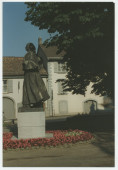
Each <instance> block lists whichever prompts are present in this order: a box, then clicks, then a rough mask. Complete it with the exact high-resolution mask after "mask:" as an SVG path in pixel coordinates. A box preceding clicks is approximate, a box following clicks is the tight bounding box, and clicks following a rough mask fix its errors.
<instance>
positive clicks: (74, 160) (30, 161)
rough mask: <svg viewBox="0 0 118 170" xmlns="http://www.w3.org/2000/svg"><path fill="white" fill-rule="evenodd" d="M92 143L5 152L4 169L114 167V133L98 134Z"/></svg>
mask: <svg viewBox="0 0 118 170" xmlns="http://www.w3.org/2000/svg"><path fill="white" fill-rule="evenodd" d="M95 135H96V140H95V141H93V142H92V143H76V144H74V145H69V146H67V145H66V146H58V147H56V148H39V149H32V150H22V151H18V150H17V151H5V152H4V154H3V158H4V161H3V166H4V167H113V166H114V135H113V132H97V133H96V134H95Z"/></svg>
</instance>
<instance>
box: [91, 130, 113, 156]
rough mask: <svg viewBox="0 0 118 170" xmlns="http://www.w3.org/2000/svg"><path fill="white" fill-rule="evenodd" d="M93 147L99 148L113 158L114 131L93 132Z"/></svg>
mask: <svg viewBox="0 0 118 170" xmlns="http://www.w3.org/2000/svg"><path fill="white" fill-rule="evenodd" d="M94 136H95V141H94V142H92V144H93V145H95V146H97V147H99V148H100V149H101V150H102V151H103V152H106V153H107V154H109V155H112V156H114V131H113V130H112V131H108V132H95V133H94Z"/></svg>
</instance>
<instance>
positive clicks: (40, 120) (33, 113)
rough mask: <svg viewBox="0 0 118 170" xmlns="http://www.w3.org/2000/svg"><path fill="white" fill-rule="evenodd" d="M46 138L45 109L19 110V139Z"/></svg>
mask: <svg viewBox="0 0 118 170" xmlns="http://www.w3.org/2000/svg"><path fill="white" fill-rule="evenodd" d="M45 136H46V135H45V112H44V111H43V109H42V108H29V109H22V108H21V109H19V113H18V139H28V138H39V137H41V138H43V137H45Z"/></svg>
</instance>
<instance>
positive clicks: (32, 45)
mask: <svg viewBox="0 0 118 170" xmlns="http://www.w3.org/2000/svg"><path fill="white" fill-rule="evenodd" d="M25 49H26V51H28V52H29V51H33V52H34V51H35V46H34V44H32V43H28V44H27V45H26V47H25Z"/></svg>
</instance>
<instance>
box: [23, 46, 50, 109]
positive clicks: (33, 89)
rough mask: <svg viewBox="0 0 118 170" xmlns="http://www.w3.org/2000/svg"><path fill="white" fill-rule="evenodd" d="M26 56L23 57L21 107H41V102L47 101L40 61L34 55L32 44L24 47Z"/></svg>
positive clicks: (47, 96) (34, 50)
mask: <svg viewBox="0 0 118 170" xmlns="http://www.w3.org/2000/svg"><path fill="white" fill-rule="evenodd" d="M26 51H27V54H26V55H25V56H24V62H23V70H24V84H23V106H24V107H28V106H30V107H41V106H42V105H43V102H44V101H46V100H48V99H49V95H48V92H47V90H46V87H45V84H44V82H43V79H42V78H41V75H40V66H41V64H42V62H41V59H40V58H39V57H38V56H37V55H36V49H35V46H34V45H33V44H32V43H28V44H27V45H26Z"/></svg>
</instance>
